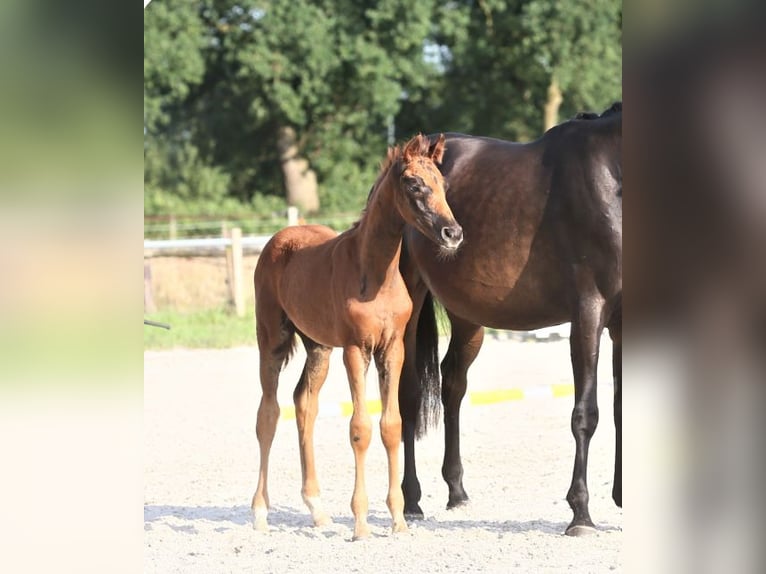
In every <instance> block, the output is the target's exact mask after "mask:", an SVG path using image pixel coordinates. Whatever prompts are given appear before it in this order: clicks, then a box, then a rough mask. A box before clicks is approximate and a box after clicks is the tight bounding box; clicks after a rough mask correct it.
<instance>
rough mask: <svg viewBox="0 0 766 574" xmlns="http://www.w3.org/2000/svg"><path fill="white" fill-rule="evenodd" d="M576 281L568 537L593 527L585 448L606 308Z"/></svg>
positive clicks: (593, 415)
mask: <svg viewBox="0 0 766 574" xmlns="http://www.w3.org/2000/svg"><path fill="white" fill-rule="evenodd" d="M578 283H579V287H580V289H579V290H578V291H579V293H578V295H579V297H580V299H579V301H578V302H577V307H576V311H575V314H574V317H573V318H572V331H571V334H570V338H569V344H570V350H571V355H572V370H573V372H574V384H575V405H574V409H573V410H572V434H573V435H574V439H575V461H574V470H573V471H572V484H571V486H570V487H569V492H568V493H567V502H568V503H569V506H570V507H571V508H572V511H573V513H574V517H573V518H572V522H571V523H570V524H569V526H568V527H567V529H566V534H567V535H569V536H581V535H583V534H589V533H591V532H593V531H594V530H595V527H594V525H593V521H592V520H591V518H590V513H589V511H588V501H589V495H588V481H587V473H588V448H589V446H590V440H591V438H592V437H593V433H594V432H595V431H596V426H597V425H598V403H597V397H596V390H597V388H596V370H597V367H598V351H599V341H600V339H601V332H602V331H603V328H604V307H605V305H604V299H603V297H602V296H601V295H600V294H599V293H598V292H597V291H596V289H595V288H592V289H585V288H583V285H582V283H584V281H583V280H582V279H581V280H580V281H578ZM586 284H587V282H586Z"/></svg>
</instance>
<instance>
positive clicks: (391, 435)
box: [375, 339, 407, 532]
mask: <svg viewBox="0 0 766 574" xmlns="http://www.w3.org/2000/svg"><path fill="white" fill-rule="evenodd" d="M403 361H404V341H402V340H401V339H396V340H395V341H393V342H392V343H391V345H390V346H389V347H388V348H386V349H385V350H383V351H381V352H378V353H376V354H375V365H376V367H377V368H378V380H379V387H380V402H381V403H382V411H381V414H380V437H381V438H382V439H383V446H384V447H385V448H386V456H387V457H388V496H387V497H386V505H387V506H388V510H389V511H390V512H391V518H392V519H393V525H392V531H393V532H405V531H406V530H407V523H406V522H405V521H404V496H403V495H402V488H401V486H400V485H399V443H400V442H401V441H402V417H401V415H400V413H399V377H400V375H401V372H402V362H403Z"/></svg>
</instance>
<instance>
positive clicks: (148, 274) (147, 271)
mask: <svg viewBox="0 0 766 574" xmlns="http://www.w3.org/2000/svg"><path fill="white" fill-rule="evenodd" d="M149 261H150V260H149V259H148V258H146V257H144V313H154V312H155V311H156V310H157V306H156V305H155V304H154V295H153V293H152V265H151V263H150V262H149Z"/></svg>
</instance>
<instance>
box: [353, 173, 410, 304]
mask: <svg viewBox="0 0 766 574" xmlns="http://www.w3.org/2000/svg"><path fill="white" fill-rule="evenodd" d="M397 185H399V182H398V181H397V176H396V170H395V169H393V168H389V170H388V172H387V173H386V174H385V175H384V176H383V178H382V180H381V181H380V183H379V184H378V186H377V189H375V191H374V192H373V196H372V197H371V198H370V202H369V204H368V206H367V209H366V210H365V214H364V217H363V218H362V220H361V221H360V222H359V227H358V228H357V231H358V234H359V237H360V249H359V260H360V264H361V268H362V269H361V270H362V291H363V292H368V293H375V292H377V291H378V290H379V289H380V288H381V287H383V286H384V285H386V284H387V283H388V282H390V281H392V280H393V278H394V277H396V276H397V274H398V273H399V256H400V254H401V248H402V233H404V224H405V222H404V219H402V216H401V215H400V214H399V210H398V209H397V208H396V205H395V199H394V193H395V191H396V186H397Z"/></svg>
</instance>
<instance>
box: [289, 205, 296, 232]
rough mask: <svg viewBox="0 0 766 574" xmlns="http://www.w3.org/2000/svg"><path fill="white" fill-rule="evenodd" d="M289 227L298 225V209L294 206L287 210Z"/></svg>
mask: <svg viewBox="0 0 766 574" xmlns="http://www.w3.org/2000/svg"><path fill="white" fill-rule="evenodd" d="M287 225H288V227H289V226H291V225H298V208H297V207H295V206H294V205H291V206H290V207H288V208H287Z"/></svg>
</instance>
